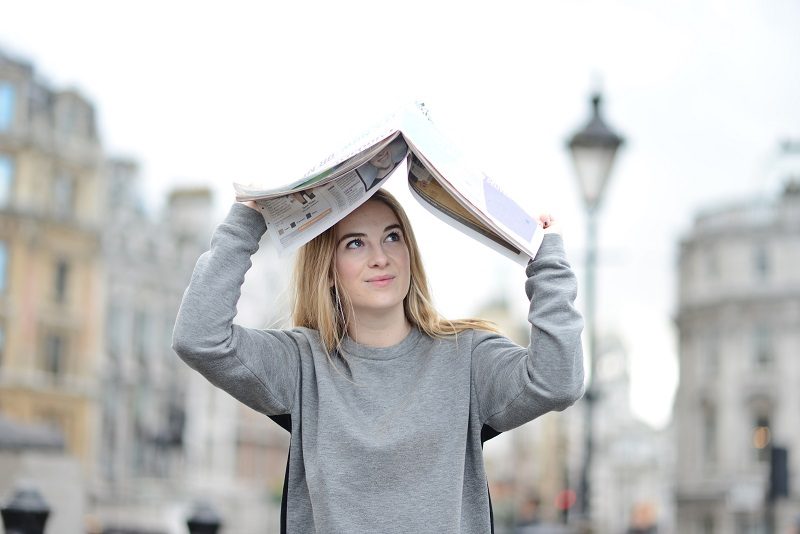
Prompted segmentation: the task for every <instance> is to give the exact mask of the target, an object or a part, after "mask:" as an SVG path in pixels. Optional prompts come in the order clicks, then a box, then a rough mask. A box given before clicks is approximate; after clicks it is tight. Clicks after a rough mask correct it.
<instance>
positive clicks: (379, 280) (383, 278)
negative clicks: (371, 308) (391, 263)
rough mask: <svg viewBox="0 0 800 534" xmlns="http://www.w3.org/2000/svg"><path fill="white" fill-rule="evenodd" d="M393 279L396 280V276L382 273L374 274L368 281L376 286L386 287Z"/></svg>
mask: <svg viewBox="0 0 800 534" xmlns="http://www.w3.org/2000/svg"><path fill="white" fill-rule="evenodd" d="M392 280H394V276H392V275H389V274H382V275H380V276H373V277H372V278H368V279H367V282H368V283H370V284H372V285H373V286H375V287H384V286H387V285H389V284H390V283H391V282H392Z"/></svg>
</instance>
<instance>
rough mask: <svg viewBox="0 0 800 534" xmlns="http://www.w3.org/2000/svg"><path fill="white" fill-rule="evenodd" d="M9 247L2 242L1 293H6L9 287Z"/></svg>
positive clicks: (0, 243) (0, 265) (0, 255)
mask: <svg viewBox="0 0 800 534" xmlns="http://www.w3.org/2000/svg"><path fill="white" fill-rule="evenodd" d="M7 282H8V245H6V242H5V241H0V293H5V291H6V286H7V285H8V283H7Z"/></svg>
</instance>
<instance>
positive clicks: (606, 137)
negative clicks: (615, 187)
mask: <svg viewBox="0 0 800 534" xmlns="http://www.w3.org/2000/svg"><path fill="white" fill-rule="evenodd" d="M600 101H601V97H600V94H599V93H595V94H594V95H592V116H591V118H590V119H589V122H588V123H587V124H586V126H584V127H583V129H581V130H579V131H578V132H576V133H575V134H574V135H573V136H572V138H571V139H570V140H569V143H568V146H569V150H570V153H571V154H572V161H573V163H574V164H575V174H576V175H577V177H578V184H579V186H580V188H581V194H582V195H583V201H584V207H585V208H586V287H585V289H584V295H585V302H586V308H585V317H584V319H585V321H586V334H587V338H588V342H589V346H588V349H589V350H588V353H589V381H588V383H587V385H586V393H585V394H584V397H583V404H584V417H585V420H584V427H585V428H584V439H585V443H584V451H583V453H584V457H583V466H582V468H581V480H580V488H579V490H580V491H579V495H580V510H581V515H582V516H583V518H584V519H585V520H589V519H590V518H591V499H590V498H591V495H590V491H591V487H590V482H591V481H590V478H591V468H592V452H593V447H594V443H593V439H594V438H593V419H594V403H595V401H596V400H597V392H596V391H595V375H596V372H595V371H596V369H597V356H598V354H597V352H596V349H597V333H596V326H595V268H596V263H597V210H598V207H599V205H600V202H601V200H602V198H603V191H604V190H605V187H606V184H607V183H608V177H609V176H610V175H611V167H612V166H613V165H614V157H615V156H616V154H617V149H618V148H619V147H620V145H622V143H623V138H622V137H620V136H619V135H617V134H616V133H614V132H613V131H611V129H610V128H609V127H608V126H607V125H606V123H605V122H603V119H602V118H601V117H600Z"/></svg>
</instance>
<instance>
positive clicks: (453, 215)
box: [234, 105, 543, 264]
mask: <svg viewBox="0 0 800 534" xmlns="http://www.w3.org/2000/svg"><path fill="white" fill-rule="evenodd" d="M393 176H401V177H402V178H403V179H404V180H406V181H407V182H408V186H409V189H410V190H411V194H412V196H413V197H414V198H416V199H417V200H418V201H419V202H420V204H422V205H423V206H424V207H425V208H426V209H428V211H430V212H431V213H433V214H434V215H435V216H437V217H438V218H440V219H442V220H443V221H445V222H447V223H448V224H450V225H452V226H454V227H455V228H457V229H458V230H460V231H462V232H464V233H465V234H467V235H469V236H470V237H472V238H474V239H476V240H478V241H480V242H481V243H484V244H485V245H487V246H489V247H490V248H492V249H494V250H496V251H498V252H500V253H502V254H503V255H505V256H507V257H509V258H511V259H513V260H515V261H517V262H519V263H521V264H525V263H527V262H528V261H529V260H530V259H531V258H533V257H534V256H535V255H536V251H537V250H538V249H539V246H540V244H541V242H542V237H543V232H542V228H541V226H540V224H539V222H538V219H537V218H536V217H533V216H531V215H529V214H528V213H527V212H526V211H525V210H524V209H523V208H522V207H520V205H519V204H518V203H517V202H516V201H514V199H512V198H511V197H509V196H508V195H506V194H505V193H504V192H503V191H502V189H501V188H500V187H499V186H498V184H497V183H496V182H494V181H493V180H491V179H490V178H489V177H488V176H486V175H485V174H484V173H482V172H480V171H478V170H476V169H475V168H474V167H471V166H470V165H468V164H467V162H466V160H465V159H464V158H463V157H462V156H461V155H460V154H459V153H458V152H457V151H456V150H455V148H454V147H453V146H452V145H451V144H450V143H448V142H446V141H445V139H444V138H443V137H442V135H441V134H440V133H439V131H438V130H437V129H436V128H435V126H434V125H433V123H432V122H431V121H430V120H429V118H428V116H427V112H426V110H425V108H424V105H415V106H410V107H407V108H404V109H403V110H401V111H400V112H398V113H396V114H394V115H392V116H391V117H390V118H389V119H387V120H386V121H384V122H383V123H381V124H380V125H379V126H377V127H376V128H374V129H373V130H370V131H369V132H368V133H367V134H365V135H364V136H362V137H361V138H359V139H357V140H356V141H354V142H353V143H351V144H350V145H348V146H347V147H345V148H344V149H343V150H341V151H339V152H336V153H334V154H331V155H329V156H328V157H326V158H324V159H323V160H322V161H321V162H320V163H319V164H317V165H316V166H314V167H312V168H311V169H310V170H309V171H308V172H306V174H305V175H304V176H303V177H302V178H300V179H299V180H297V181H295V182H293V183H291V184H289V185H286V186H283V187H280V188H275V189H264V188H262V187H259V185H258V184H240V183H234V188H235V190H236V199H237V200H239V201H244V200H255V201H256V203H257V204H258V206H259V208H260V209H261V213H262V215H263V216H264V220H265V221H266V223H267V229H268V232H269V234H270V238H271V239H272V241H273V243H275V246H276V247H277V248H278V250H279V252H281V253H288V252H291V251H294V250H296V249H298V248H299V247H301V246H302V245H304V244H305V243H307V242H308V241H310V240H311V239H313V238H314V237H316V236H318V235H319V234H321V233H322V232H324V231H325V230H327V229H328V228H330V227H331V226H333V225H334V224H336V223H337V222H338V221H339V220H341V219H342V218H344V217H345V216H347V215H348V214H349V213H350V212H352V211H353V210H355V209H356V208H357V207H358V206H360V205H361V204H363V203H364V202H366V201H367V200H368V199H369V198H370V196H372V194H373V193H374V192H375V191H377V190H378V189H379V188H380V187H381V186H382V185H383V184H384V183H385V182H386V181H387V180H389V179H391V178H392V177H393Z"/></svg>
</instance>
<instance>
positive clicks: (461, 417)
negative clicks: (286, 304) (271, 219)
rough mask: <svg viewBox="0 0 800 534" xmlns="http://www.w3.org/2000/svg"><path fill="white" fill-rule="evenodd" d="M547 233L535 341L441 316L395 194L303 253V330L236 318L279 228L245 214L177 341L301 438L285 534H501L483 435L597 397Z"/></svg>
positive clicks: (198, 278)
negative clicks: (256, 256) (269, 230)
mask: <svg viewBox="0 0 800 534" xmlns="http://www.w3.org/2000/svg"><path fill="white" fill-rule="evenodd" d="M542 223H543V225H544V226H545V227H546V228H547V230H546V232H549V233H548V235H545V238H544V242H543V243H542V246H541V248H540V250H539V252H538V254H537V256H536V258H535V259H534V260H533V261H532V262H530V263H529V264H528V267H527V269H526V274H527V276H528V279H527V281H526V283H525V289H526V291H527V295H528V297H529V299H531V306H530V312H529V314H528V320H529V322H530V324H531V341H530V345H529V346H528V347H527V348H523V347H520V346H518V345H515V344H514V343H513V342H511V341H510V340H508V339H507V338H505V337H503V336H502V335H500V334H498V333H497V332H496V331H495V330H494V329H493V328H492V327H491V326H490V325H489V324H488V323H485V322H483V321H480V320H461V321H448V320H447V319H444V318H443V317H441V316H440V315H439V314H438V313H437V311H436V310H435V309H434V308H433V306H432V305H431V299H430V295H429V292H428V286H427V281H426V277H425V272H424V270H423V267H422V261H421V259H420V256H419V251H418V249H417V244H416V241H415V239H414V234H413V232H412V230H411V225H410V224H409V221H408V219H407V217H406V215H405V213H404V212H403V210H402V208H401V207H400V205H399V204H398V203H397V201H396V200H395V199H394V198H393V197H392V196H391V195H390V194H389V193H387V192H385V191H384V190H382V189H380V190H378V191H377V192H376V193H375V194H374V195H373V196H372V197H371V199H370V200H368V201H367V202H365V203H364V204H363V205H362V206H360V207H359V208H358V209H356V210H355V211H353V212H352V213H351V214H350V215H348V216H347V217H345V218H344V219H342V220H341V221H340V222H339V223H338V224H336V225H335V226H334V227H333V228H331V229H330V230H328V231H326V232H325V233H323V234H322V235H320V236H319V237H317V238H315V239H314V240H312V241H311V242H310V243H308V244H307V245H305V246H304V247H303V248H302V249H301V250H300V252H299V253H298V258H297V263H296V266H295V280H294V284H295V288H294V289H295V299H294V310H293V319H294V324H295V327H294V328H292V329H290V330H253V329H247V328H242V327H240V326H237V325H234V324H233V318H234V316H235V314H236V303H237V300H238V298H239V295H240V286H241V284H242V282H243V280H244V276H245V273H246V271H247V270H248V268H249V267H250V256H251V255H252V254H253V253H254V252H255V251H256V250H257V249H258V244H259V240H260V238H261V236H262V235H263V234H264V232H265V231H266V227H265V224H264V219H263V218H262V217H261V215H260V214H259V213H258V212H257V211H256V209H255V205H254V204H250V205H245V204H234V205H233V207H232V208H231V211H230V213H229V214H228V216H227V218H226V219H225V221H224V222H223V223H222V224H221V225H220V226H219V227H218V228H217V230H216V232H215V234H214V237H213V239H212V241H211V250H209V251H208V252H206V253H205V254H203V255H202V256H201V257H200V259H199V260H198V262H197V266H196V267H195V271H194V274H193V275H192V279H191V283H190V284H189V287H188V289H187V290H186V293H185V295H184V298H183V303H182V304H181V309H180V312H179V313H178V319H177V322H176V325H175V334H174V340H173V346H174V349H175V351H176V352H177V353H178V354H179V355H180V356H181V358H183V360H184V361H185V362H186V363H188V364H189V365H190V366H192V367H193V368H194V369H196V370H198V371H199V372H201V373H202V374H203V375H205V376H206V377H207V378H208V380H210V381H211V382H212V383H213V384H215V385H216V386H218V387H220V388H222V389H224V390H225V391H227V392H229V393H230V394H231V395H233V396H234V397H236V398H237V399H239V400H240V401H241V402H243V403H245V404H247V405H248V406H250V407H252V408H254V409H256V410H258V411H260V412H262V413H264V414H265V415H268V416H271V417H273V418H275V419H276V420H279V421H281V422H282V423H283V426H284V427H285V428H287V429H289V430H290V432H291V436H292V439H291V445H290V449H289V460H288V466H287V474H286V481H285V484H284V506H283V514H282V521H281V525H282V529H283V531H284V532H292V533H313V532H320V533H355V532H358V533H369V532H375V533H382V534H385V533H407V532H435V533H470V534H471V533H480V534H485V533H487V532H490V531H491V530H492V525H491V505H490V501H489V494H488V490H487V483H486V474H485V471H484V465H483V456H482V445H483V441H485V439H487V438H488V437H491V436H494V435H496V434H497V433H499V432H504V431H506V430H510V429H512V428H514V427H517V426H519V425H521V424H523V423H525V422H527V421H530V420H532V419H534V418H536V417H538V416H539V415H542V414H543V413H545V412H548V411H550V410H563V409H564V408H566V407H568V406H569V405H571V404H572V403H574V402H575V401H576V400H577V399H578V398H579V397H580V396H581V394H582V391H583V356H582V351H581V341H580V334H581V329H582V319H581V317H580V315H579V314H578V312H577V311H576V310H575V308H574V306H573V301H574V298H575V293H576V282H575V276H574V275H573V273H572V272H571V270H570V267H569V264H568V263H567V261H566V260H565V258H564V251H563V247H562V243H561V238H560V236H559V235H557V234H556V233H552V221H551V220H550V219H549V217H542ZM452 267H453V269H465V268H468V260H467V259H466V258H463V259H456V258H454V259H453V265H452ZM476 283H480V282H479V281H477V280H476ZM464 291H469V288H468V287H465V288H464Z"/></svg>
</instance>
